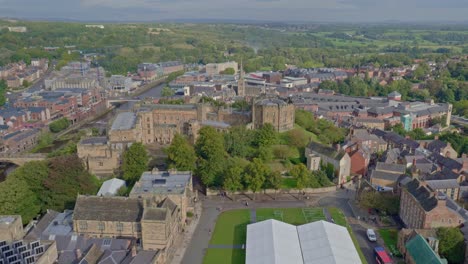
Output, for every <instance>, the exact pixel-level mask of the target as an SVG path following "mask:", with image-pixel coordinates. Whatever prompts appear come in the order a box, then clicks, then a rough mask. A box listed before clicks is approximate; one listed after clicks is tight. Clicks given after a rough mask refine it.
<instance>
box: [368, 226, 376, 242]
mask: <svg viewBox="0 0 468 264" xmlns="http://www.w3.org/2000/svg"><path fill="white" fill-rule="evenodd" d="M366 234H367V238H368V239H369V241H372V242H375V241H377V236H376V235H375V232H374V229H367V232H366Z"/></svg>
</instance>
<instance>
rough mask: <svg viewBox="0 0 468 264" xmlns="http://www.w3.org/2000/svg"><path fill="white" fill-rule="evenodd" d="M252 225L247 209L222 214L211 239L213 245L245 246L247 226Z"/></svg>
mask: <svg viewBox="0 0 468 264" xmlns="http://www.w3.org/2000/svg"><path fill="white" fill-rule="evenodd" d="M248 224H250V212H249V210H247V209H241V210H233V211H227V212H224V213H222V214H221V215H220V216H219V218H218V220H217V222H216V227H215V230H214V233H213V236H212V237H211V241H210V244H212V245H237V244H245V236H246V233H247V225H248Z"/></svg>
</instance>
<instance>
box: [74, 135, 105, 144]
mask: <svg viewBox="0 0 468 264" xmlns="http://www.w3.org/2000/svg"><path fill="white" fill-rule="evenodd" d="M80 144H84V145H106V144H107V138H106V137H91V138H85V139H82V140H81V142H80Z"/></svg>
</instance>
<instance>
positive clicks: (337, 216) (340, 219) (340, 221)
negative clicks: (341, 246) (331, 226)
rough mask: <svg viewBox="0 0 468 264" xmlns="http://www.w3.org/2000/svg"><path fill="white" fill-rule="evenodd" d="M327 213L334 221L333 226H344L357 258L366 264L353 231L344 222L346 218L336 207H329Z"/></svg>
mask: <svg viewBox="0 0 468 264" xmlns="http://www.w3.org/2000/svg"><path fill="white" fill-rule="evenodd" d="M328 212H329V213H330V215H331V217H332V218H333V220H334V221H335V224H337V225H341V226H344V227H346V228H347V229H348V232H349V235H350V236H351V239H352V240H353V243H354V246H355V247H356V249H357V252H358V254H359V258H361V261H362V263H363V264H367V261H366V257H365V256H364V254H363V253H362V250H361V247H360V246H359V243H358V241H357V238H356V235H355V234H354V232H353V230H352V229H351V227H350V226H349V225H348V222H347V221H346V218H345V216H344V214H343V212H342V211H341V210H340V209H338V208H336V207H330V208H328Z"/></svg>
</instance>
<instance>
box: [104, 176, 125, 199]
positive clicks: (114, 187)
mask: <svg viewBox="0 0 468 264" xmlns="http://www.w3.org/2000/svg"><path fill="white" fill-rule="evenodd" d="M123 186H125V181H124V180H121V179H117V178H113V179H110V180H107V181H105V182H104V183H103V184H102V186H101V188H100V189H99V191H98V193H97V196H115V195H116V194H117V191H118V190H119V189H120V188H122V187H123Z"/></svg>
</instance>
